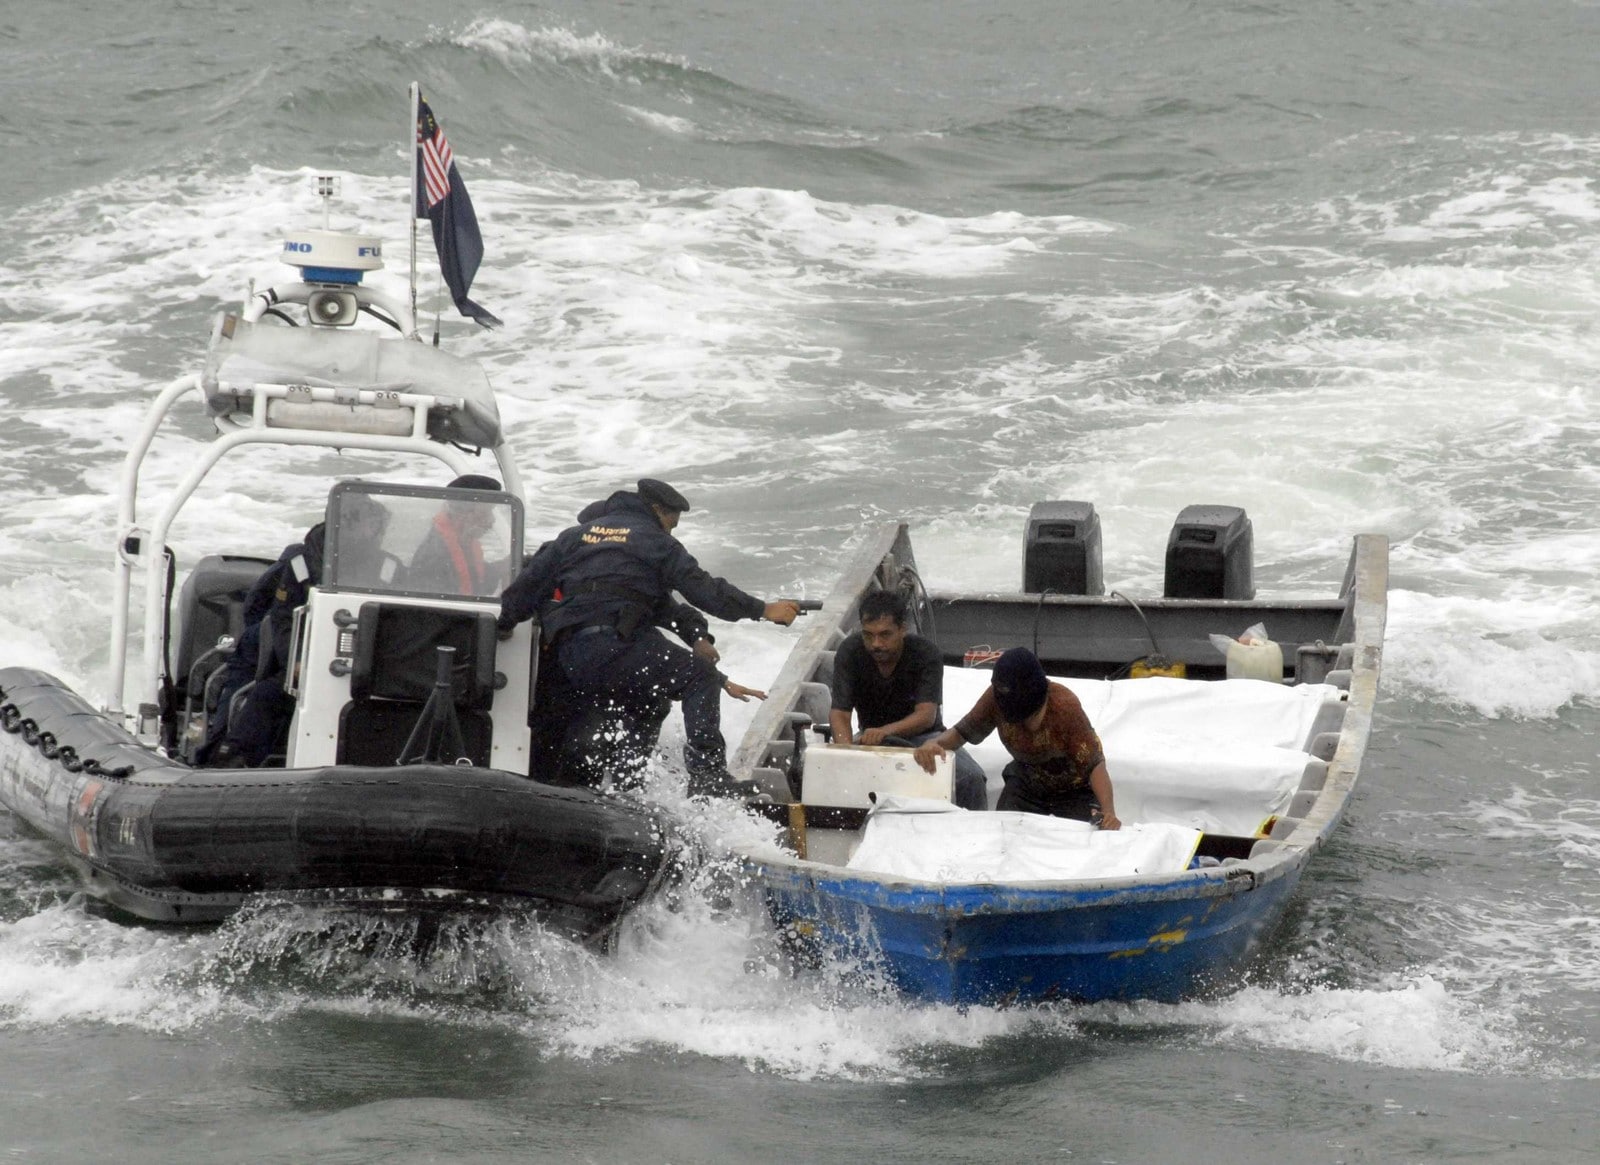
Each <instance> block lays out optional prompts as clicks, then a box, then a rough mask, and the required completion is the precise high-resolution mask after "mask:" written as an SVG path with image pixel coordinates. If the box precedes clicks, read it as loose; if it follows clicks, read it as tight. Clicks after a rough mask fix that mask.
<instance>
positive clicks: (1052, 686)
mask: <svg viewBox="0 0 1600 1165" xmlns="http://www.w3.org/2000/svg"><path fill="white" fill-rule="evenodd" d="M996 728H998V729H999V730H1000V743H1002V744H1004V745H1005V746H1006V751H1008V752H1009V753H1010V754H1011V756H1012V758H1013V759H1012V761H1011V763H1010V764H1008V765H1007V766H1006V768H1005V772H1004V773H1003V774H1002V776H1003V777H1004V778H1005V783H1006V787H1005V790H1004V791H1003V792H1002V793H1001V794H1000V800H999V802H998V803H997V804H996V805H995V808H996V809H1013V810H1017V811H1019V812H1022V813H1047V814H1049V815H1050V816H1052V817H1074V818H1077V819H1078V820H1080V821H1093V822H1094V823H1095V824H1097V825H1098V826H1099V827H1100V828H1101V829H1120V828H1121V827H1122V822H1121V821H1119V820H1117V810H1116V806H1115V805H1114V804H1113V803H1112V797H1111V777H1110V776H1109V775H1108V774H1107V773H1106V756H1105V750H1104V749H1103V748H1102V747H1101V745H1100V736H1099V734H1098V733H1096V732H1095V730H1094V727H1093V726H1092V725H1091V724H1090V723H1089V717H1088V716H1087V715H1085V714H1084V711H1083V705H1082V704H1080V703H1079V702H1078V697H1076V696H1074V695H1073V694H1072V691H1071V690H1070V689H1069V688H1067V687H1065V686H1063V685H1061V684H1057V683H1052V682H1051V681H1050V680H1049V679H1048V678H1047V677H1046V676H1045V674H1044V668H1043V667H1042V666H1040V664H1039V660H1038V657H1037V656H1035V655H1034V654H1033V652H1031V651H1029V650H1028V649H1027V648H1026V647H1013V648H1012V649H1011V650H1010V651H1008V652H1006V653H1005V654H1004V655H1002V656H1001V657H1000V658H999V659H998V660H996V661H995V665H994V680H993V681H992V682H991V683H990V685H989V687H988V689H987V690H986V691H985V692H984V693H983V695H981V696H979V697H978V702H977V703H976V704H974V705H973V707H972V711H970V712H968V713H967V714H966V715H965V716H963V717H962V718H961V719H960V720H959V721H958V722H957V723H956V726H955V727H954V728H952V729H950V730H949V731H948V732H945V733H943V734H942V735H940V736H937V737H935V738H934V739H932V740H929V741H928V742H927V743H926V744H923V745H922V746H921V747H919V748H918V749H917V752H916V758H917V763H918V764H919V765H921V766H922V767H923V768H924V769H926V770H927V771H928V772H930V773H931V772H933V763H934V759H935V758H936V757H940V756H943V755H944V754H945V753H946V752H947V751H948V750H950V749H952V748H956V747H958V746H959V745H961V744H963V743H966V744H977V743H978V742H980V741H982V740H984V739H985V738H986V737H988V735H989V733H991V732H993V731H994V730H995V729H996Z"/></svg>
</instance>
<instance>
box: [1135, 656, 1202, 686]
mask: <svg viewBox="0 0 1600 1165" xmlns="http://www.w3.org/2000/svg"><path fill="white" fill-rule="evenodd" d="M1188 674H1189V672H1188V669H1186V668H1185V667H1184V666H1183V661H1182V660H1181V659H1179V660H1168V659H1163V658H1162V657H1161V656H1159V655H1147V656H1145V657H1144V658H1143V659H1136V660H1134V661H1133V663H1132V664H1130V665H1129V666H1128V678H1129V679H1134V680H1142V679H1144V678H1145V677H1146V676H1166V677H1167V678H1168V679H1170V680H1181V679H1184V678H1185V677H1186V676H1188Z"/></svg>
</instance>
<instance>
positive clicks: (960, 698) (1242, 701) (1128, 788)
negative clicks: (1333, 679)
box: [944, 667, 1340, 837]
mask: <svg viewBox="0 0 1600 1165" xmlns="http://www.w3.org/2000/svg"><path fill="white" fill-rule="evenodd" d="M989 678H990V673H989V672H988V671H987V670H984V669H979V668H958V667H947V668H945V672H944V718H945V723H946V724H954V723H955V722H956V721H957V720H959V719H960V718H961V717H962V716H965V715H966V714H967V712H968V711H969V710H971V708H972V706H973V705H974V704H975V703H977V701H978V697H979V696H981V695H982V694H983V691H984V689H985V688H987V687H988V686H989ZM1056 682H1057V683H1060V684H1063V685H1065V686H1066V687H1068V688H1070V689H1072V692H1073V694H1074V695H1076V696H1077V697H1078V700H1079V701H1080V702H1081V703H1082V704H1083V710H1084V712H1086V713H1087V714H1088V716H1089V723H1091V724H1092V725H1094V728H1095V731H1096V732H1098V733H1099V734H1100V742H1101V744H1103V745H1104V746H1105V751H1106V771H1107V772H1108V773H1109V774H1110V776H1111V787H1112V790H1113V793H1114V795H1115V798H1116V806H1117V816H1118V817H1119V818H1121V819H1122V820H1123V821H1124V822H1156V821H1164V822H1173V823H1176V824H1180V825H1191V826H1194V827H1195V828H1197V829H1203V830H1205V831H1206V832H1208V833H1221V834H1230V835H1234V836H1241V837H1249V836H1251V835H1253V834H1255V833H1256V832H1257V831H1258V830H1259V829H1260V828H1261V826H1262V825H1263V823H1264V822H1265V821H1266V820H1267V818H1269V817H1271V816H1272V815H1274V814H1277V813H1282V812H1283V811H1284V810H1285V809H1287V808H1288V807H1289V800H1290V798H1291V797H1292V796H1293V794H1294V791H1295V789H1296V788H1297V787H1298V786H1299V783H1300V778H1301V776H1302V775H1303V774H1304V772H1305V767H1306V762H1307V761H1309V760H1310V759H1311V757H1310V754H1309V753H1307V752H1306V751H1305V747H1306V745H1307V744H1308V743H1309V740H1310V735H1311V728H1312V725H1313V723H1314V722H1315V721H1316V717H1317V712H1318V710H1319V709H1320V708H1321V707H1322V705H1323V703H1324V702H1325V701H1327V700H1330V699H1335V698H1337V697H1338V696H1339V695H1340V692H1339V689H1337V688H1334V687H1332V686H1331V685H1328V684H1297V685H1293V686H1289V685H1285V684H1271V683H1263V682H1262V681H1260V680H1215V681H1204V680H1175V679H1167V678H1164V677H1161V676H1151V677H1148V678H1145V679H1137V680H1079V679H1057V681H1056ZM967 751H968V752H969V753H971V754H972V757H973V759H974V760H976V761H977V762H978V763H979V764H980V765H982V766H983V770H984V772H985V773H987V774H989V777H990V779H991V780H993V781H997V780H998V779H999V776H1000V772H1001V770H1002V769H1004V768H1005V766H1006V764H1007V763H1008V762H1009V761H1010V760H1011V756H1010V754H1009V753H1007V752H1006V750H1005V746H1004V745H1003V744H1001V743H1000V735H999V733H998V732H996V733H994V734H992V735H990V737H989V738H988V739H987V740H985V741H984V742H983V743H982V744H980V745H976V746H971V745H969V746H968V748H967Z"/></svg>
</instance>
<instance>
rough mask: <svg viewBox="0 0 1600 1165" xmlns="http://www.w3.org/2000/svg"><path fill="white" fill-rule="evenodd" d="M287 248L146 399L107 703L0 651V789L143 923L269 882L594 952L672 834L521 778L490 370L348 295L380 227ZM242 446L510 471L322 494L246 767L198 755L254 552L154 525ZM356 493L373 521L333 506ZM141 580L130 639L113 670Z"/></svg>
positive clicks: (523, 662) (276, 889)
mask: <svg viewBox="0 0 1600 1165" xmlns="http://www.w3.org/2000/svg"><path fill="white" fill-rule="evenodd" d="M330 185H331V184H327V183H324V184H323V193H324V196H325V197H326V196H327V195H328V193H329V190H328V186H330ZM284 258H285V261H286V262H288V263H291V264H292V265H294V266H296V267H299V268H300V269H301V271H300V277H299V278H298V279H296V280H294V281H293V282H289V283H285V284H282V285H278V286H273V287H268V288H265V289H263V290H253V291H252V293H251V294H250V295H249V297H248V298H247V300H246V301H245V303H244V305H243V307H242V308H241V309H240V310H238V311H235V312H227V313H224V314H222V315H221V316H220V317H219V318H218V319H217V321H216V325H215V327H214V329H213V332H212V336H211V342H210V346H209V349H208V352H207V357H206V361H205V365H204V368H203V370H202V371H200V372H198V373H194V374H190V375H187V376H184V377H182V378H180V379H179V380H176V381H174V382H173V383H171V384H169V385H168V386H166V387H165V388H164V389H163V390H162V391H161V392H160V393H159V395H158V396H157V398H156V400H155V401H154V403H153V404H152V406H151V408H150V410H149V413H148V414H147V416H146V419H145V422H144V424H143V426H142V427H141V429H140V430H139V432H138V433H137V434H136V435H135V436H134V438H133V441H132V445H131V448H130V449H129V450H128V453H127V456H126V459H125V462H124V466H123V470H122V474H121V480H120V487H119V493H118V497H117V500H116V505H117V512H118V527H117V534H116V546H115V559H114V570H115V590H114V601H113V604H112V612H111V623H112V626H111V642H110V660H111V667H110V680H109V687H110V689H111V690H110V692H109V694H108V698H107V700H106V702H105V704H104V706H103V707H96V706H94V705H93V704H91V703H90V701H88V700H86V699H85V698H84V697H83V696H81V695H80V694H78V693H76V692H73V691H72V690H71V689H70V688H69V687H68V686H67V685H66V684H64V683H63V682H62V681H60V680H59V679H57V678H55V677H53V676H50V675H47V674H44V673H42V672H38V671H34V670H29V669H22V668H0V728H3V729H4V731H0V804H3V805H4V807H5V808H6V809H8V810H10V811H11V812H12V813H13V814H15V815H16V816H17V817H19V818H20V819H22V820H23V821H25V822H26V823H27V824H28V825H30V826H31V827H32V828H34V829H35V830H37V831H38V832H40V833H41V834H43V835H44V836H45V837H47V838H50V839H51V840H53V841H56V842H58V843H59V844H60V845H61V846H62V847H63V851H64V853H65V854H66V855H67V856H68V857H69V858H70V859H71V861H72V862H73V863H74V864H75V865H77V866H78V867H79V868H80V869H81V870H82V872H83V874H84V876H85V880H86V885H87V886H88V888H89V890H90V891H92V892H93V893H95V894H97V895H99V896H100V897H102V898H103V899H105V900H106V901H108V902H109V903H111V904H113V905H114V906H115V907H118V908H120V909H122V910H125V911H127V912H129V913H131V914H133V915H136V916H138V917H140V918H145V919H151V920H159V921H162V922H176V923H189V922H193V923H201V922H211V921H215V920H217V919H219V918H222V917H224V916H225V915H227V914H228V913H229V912H231V911H233V910H235V909H237V908H238V907H239V906H240V905H241V903H242V902H243V901H244V900H245V899H246V897H247V896H250V895H258V894H275V895H285V896H290V897H296V896H298V897H310V898H313V899H315V900H318V901H328V902H339V903H342V904H345V905H349V906H354V907H357V908H360V907H370V908H373V909H384V910H388V909H393V908H395V905H396V904H397V903H403V904H405V907H406V908H408V909H411V908H418V907H421V906H426V905H434V906H440V907H444V908H456V907H461V908H469V907H470V908H473V909H478V908H483V907H485V906H488V907H490V908H495V907H507V908H520V909H526V910H530V911H532V912H533V913H535V914H536V915H537V916H539V917H540V918H541V919H543V920H546V921H548V922H549V923H550V924H551V925H552V926H553V927H556V928H559V929H560V930H562V931H563V932H565V933H568V934H570V935H573V936H574V937H577V938H580V939H584V940H590V941H600V942H604V941H605V939H606V938H607V937H608V936H609V935H610V934H611V933H612V931H613V929H614V927H615V925H616V923H617V920H618V919H619V918H620V917H621V916H622V915H623V914H624V913H625V912H626V911H627V910H628V909H629V908H630V907H631V906H632V905H634V904H635V903H637V902H638V901H639V900H640V899H641V898H643V897H644V896H645V895H647V894H648V893H649V892H650V891H651V889H652V888H653V887H654V886H655V885H656V883H657V882H658V881H659V880H660V878H661V877H662V875H663V871H664V869H665V868H666V866H667V865H668V862H669V858H670V855H671V851H672V848H673V847H672V845H671V842H670V839H669V838H668V836H667V835H666V833H665V831H664V827H663V823H662V821H661V820H660V819H659V818H658V817H657V815H656V814H655V813H654V812H653V811H652V810H650V809H649V808H648V807H647V806H645V805H643V804H642V803H638V802H634V801H631V800H629V799H628V798H626V797H621V796H611V795H602V794H600V793H597V792H594V791H591V790H587V789H575V788H560V787H555V786H553V785H550V784H547V783H543V782H541V781H539V780H538V779H536V778H537V776H538V774H537V772H535V773H532V774H530V771H529V770H530V768H531V767H537V766H535V765H534V762H533V760H532V753H531V748H530V733H529V715H530V711H531V705H532V701H533V697H534V692H535V690H536V682H535V681H536V668H537V664H538V654H539V653H538V651H537V643H538V627H537V626H536V625H535V624H523V625H522V626H520V627H518V628H517V630H516V632H515V633H514V634H513V635H512V636H511V637H510V638H508V639H504V640H502V639H500V638H498V637H497V635H496V633H495V618H496V616H497V614H498V611H499V595H500V592H501V590H502V589H503V587H504V586H505V585H506V584H507V583H508V582H509V581H510V580H511V578H512V577H514V575H515V573H516V570H517V568H518V567H519V566H520V564H521V562H522V560H523V545H522V494H521V484H520V478H519V475H518V473H517V467H516V465H515V463H514V462H513V460H512V458H511V456H510V454H509V451H508V449H507V447H506V445H505V442H504V439H503V434H502V432H501V427H500V421H499V411H498V408H497V405H496V402H495V398H494V393H493V391H492V390H491V388H490V386H489V382H488V379H487V377H486V376H485V374H484V372H483V370H482V369H481V368H480V367H479V366H477V365H476V364H474V363H472V362H470V361H468V360H464V359H461V358H459V357H456V356H452V355H451V354H449V353H447V352H444V351H441V350H440V349H438V348H437V346H435V345H430V344H427V343H425V342H423V341H422V340H421V339H420V338H419V337H418V335H417V328H416V322H415V312H414V310H413V308H412V306H411V305H409V304H407V303H405V302H403V301H401V300H399V299H398V298H397V297H393V296H388V295H385V294H384V293H383V292H381V291H379V290H375V289H373V288H369V287H367V286H364V285H363V283H362V276H363V274H364V273H366V272H368V271H371V270H375V269H377V268H378V267H380V266H381V265H382V261H381V245H380V243H379V241H378V240H377V239H376V238H372V237H367V236H357V235H348V234H342V233H339V232H334V231H328V230H321V231H306V232H302V233H300V234H297V235H295V236H293V237H291V238H290V239H289V241H288V242H287V243H286V245H285V250H284ZM373 321H378V324H379V325H381V329H380V327H379V326H375V325H374V324H373ZM189 402H193V403H194V404H198V405H201V406H203V407H204V409H205V410H206V412H207V413H208V414H209V416H210V418H211V420H212V422H213V423H214V427H215V429H216V436H215V438H214V439H213V440H212V441H211V442H210V444H209V445H207V446H205V447H203V449H202V450H200V451H199V454H198V456H196V457H194V460H193V463H192V464H191V465H190V466H189V467H188V469H187V471H186V472H185V473H184V474H183V476H182V477H181V479H180V480H179V481H178V483H177V485H176V486H175V488H174V489H173V491H172V494H171V496H169V497H167V498H165V499H162V500H161V501H160V502H159V503H158V504H153V505H149V506H144V505H142V503H141V501H140V499H139V496H138V493H139V488H138V487H139V480H140V471H141V468H142V466H143V465H144V462H145V458H146V456H147V454H148V453H149V452H150V449H151V447H152V444H153V442H154V439H155V437H156V435H157V433H158V431H159V430H160V429H161V426H162V424H163V422H164V421H165V420H166V419H167V418H168V416H169V413H171V412H172V411H173V410H174V408H175V407H176V406H178V405H179V404H180V403H189ZM258 445H269V446H270V445H277V446H301V447H304V446H314V447H321V448H324V449H329V450H334V449H340V450H370V451H378V452H383V453H391V454H414V455H416V456H418V457H420V458H424V459H429V461H430V462H436V463H442V464H443V466H444V467H445V470H446V472H447V474H448V475H449V476H450V477H452V478H454V477H459V476H461V475H464V474H467V473H470V472H471V471H472V469H473V464H472V459H473V458H474V457H475V456H478V455H481V454H488V455H489V456H491V457H492V458H493V459H494V462H495V469H496V471H497V473H498V478H499V480H500V482H502V483H503V485H504V488H503V489H500V490H487V489H458V488H449V487H443V486H437V485H418V484H392V483H376V482H364V481H347V482H342V483H339V484H337V485H335V486H334V487H333V489H332V490H331V492H330V495H329V502H328V508H327V513H326V540H325V550H324V558H323V562H322V563H321V567H322V569H321V574H320V579H318V580H316V581H315V585H312V586H310V587H309V590H308V593H307V597H306V600H305V602H304V603H303V605H301V606H299V607H298V608H297V609H296V610H295V611H294V612H293V620H292V634H291V635H290V637H289V647H288V651H287V656H288V658H287V660H286V661H283V662H281V663H280V664H279V669H280V670H279V671H278V672H277V673H275V675H274V677H273V679H274V680H275V681H276V682H281V684H282V687H283V689H284V691H285V692H286V693H287V695H288V696H289V697H290V698H291V699H292V700H293V715H292V720H291V721H290V723H289V727H288V733H287V738H286V739H285V740H283V741H282V744H281V751H276V750H275V752H274V755H272V756H270V757H269V758H268V759H267V761H266V762H265V763H264V764H262V765H261V766H259V767H256V768H231V767H230V768H222V767H205V766H204V765H203V764H198V763H197V758H199V757H201V756H203V755H207V754H206V753H205V751H204V750H203V748H202V745H203V743H204V742H205V741H206V740H207V738H208V736H211V735H214V728H215V722H216V718H217V717H219V716H224V715H227V714H228V713H229V712H230V709H231V711H232V712H233V713H235V714H237V713H238V712H239V711H240V709H241V707H242V706H243V704H244V702H245V701H247V700H248V699H249V697H250V688H249V686H248V685H246V687H244V688H242V689H240V690H239V691H238V692H237V693H235V694H234V695H233V697H232V699H231V700H228V701H224V700H223V699H222V698H221V697H222V687H223V677H224V675H225V672H226V665H227V663H228V660H229V656H230V654H231V653H232V652H233V651H234V650H235V649H236V647H237V645H238V643H239V641H240V639H241V637H242V636H243V634H244V631H245V626H244V606H245V597H246V595H247V593H248V592H249V590H250V588H251V586H252V585H253V584H254V583H255V582H256V580H257V579H258V578H259V577H260V576H261V575H262V572H263V571H264V570H266V569H267V568H268V567H269V566H271V565H272V563H273V560H272V559H271V558H260V557H255V556H252V555H232V554H213V555H207V556H205V557H203V558H201V559H200V560H199V561H197V562H195V563H194V564H193V565H192V567H191V568H190V569H189V570H188V571H187V572H186V574H185V572H183V569H182V567H183V564H180V563H178V562H177V561H176V560H175V558H174V556H173V554H172V552H171V551H170V550H169V549H168V548H167V539H168V532H169V529H170V528H171V526H172V524H173V522H174V519H175V518H176V517H177V515H178V514H179V511H180V509H181V508H182V507H183V505H184V503H185V502H186V501H187V500H188V499H189V498H190V496H191V495H192V494H193V493H194V491H195V488H196V486H197V485H198V484H199V483H200V482H201V480H202V479H203V478H204V477H205V476H206V475H207V474H208V473H210V472H211V471H212V470H213V469H214V468H215V467H216V466H217V465H218V464H219V463H220V462H222V461H223V460H224V458H226V456H227V455H228V454H229V453H230V452H233V451H234V450H237V449H240V448H245V447H253V446H258ZM374 510H376V511H377V512H380V513H381V514H382V515H383V516H384V521H383V523H382V529H381V530H380V531H379V532H378V533H377V534H374V533H373V530H372V528H371V527H370V526H369V525H365V524H362V523H359V522H357V521H356V519H355V517H354V516H355V515H356V514H357V513H358V512H360V513H362V514H364V515H371V514H372V513H373V512H374ZM457 522H459V523H461V524H462V527H463V528H466V527H470V528H471V530H472V531H473V539H474V541H475V544H474V545H473V546H471V547H470V553H468V552H467V551H464V550H463V548H462V544H460V543H459V542H456V541H451V539H449V538H447V539H445V543H446V546H445V551H444V552H443V553H442V554H441V553H440V552H439V549H438V543H439V541H440V540H439V537H438V535H439V532H440V531H441V530H445V528H446V526H447V525H449V524H450V523H457ZM453 537H454V536H453V535H452V538H453ZM374 538H376V539H377V540H378V542H377V544H376V545H374V544H373V539H374ZM430 539H432V541H433V542H434V544H435V545H434V547H433V549H432V551H431V553H432V557H431V559H430V560H429V561H428V562H427V563H425V562H424V561H423V559H424V558H425V557H427V556H428V555H429V553H430V551H429V550H428V548H427V544H428V543H429V541H430ZM273 552H274V553H276V548H273ZM469 560H470V561H469ZM441 563H442V564H443V569H442V570H441V569H440V566H441ZM136 574H142V576H143V582H144V590H143V604H142V616H143V617H142V626H141V627H140V628H139V631H140V642H141V644H142V652H141V654H140V659H139V661H138V662H137V663H136V664H134V665H132V666H130V665H129V662H128V658H127V656H128V645H129V639H130V622H131V619H130V615H131V612H130V608H131V607H132V606H133V602H132V600H133V596H134V592H135V587H134V579H135V576H136ZM180 576H183V577H184V581H183V583H182V587H181V589H179V590H177V593H174V591H175V585H174V584H175V583H176V582H177V579H178V578H179V577H180ZM271 654H272V653H269V652H267V651H265V650H263V652H262V656H263V660H265V659H266V658H267V657H268V656H269V655H271ZM129 673H131V675H132V677H133V679H134V682H135V683H136V685H137V695H136V699H135V700H134V701H133V702H132V707H131V708H125V707H124V701H125V687H126V686H127V680H128V677H129ZM263 678H265V677H261V678H257V679H256V680H255V683H257V684H259V683H261V682H262V679H263Z"/></svg>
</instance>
